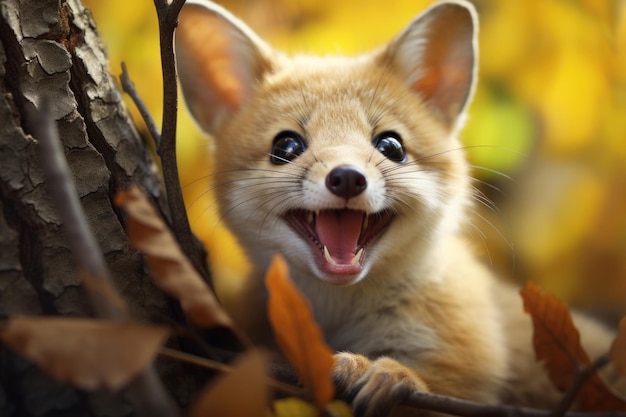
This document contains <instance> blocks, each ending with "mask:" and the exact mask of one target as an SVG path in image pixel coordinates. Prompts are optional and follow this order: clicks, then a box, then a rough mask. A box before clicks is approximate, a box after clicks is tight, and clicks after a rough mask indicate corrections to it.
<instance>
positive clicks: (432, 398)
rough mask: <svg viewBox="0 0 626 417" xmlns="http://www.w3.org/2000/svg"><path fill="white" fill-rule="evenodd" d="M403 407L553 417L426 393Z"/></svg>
mask: <svg viewBox="0 0 626 417" xmlns="http://www.w3.org/2000/svg"><path fill="white" fill-rule="evenodd" d="M398 400H399V403H400V404H402V405H406V406H410V407H414V408H418V409H421V410H431V411H438V412H441V413H447V414H453V415H456V416H461V417H474V416H482V417H551V416H552V415H553V412H552V411H551V410H539V409H535V408H527V407H517V406H510V405H494V404H481V403H477V402H473V401H467V400H463V399H460V398H454V397H448V396H445V395H437V394H431V393H426V392H414V393H412V394H411V395H409V396H408V397H406V398H401V399H400V398H399V399H398ZM564 416H565V417H626V413H620V412H606V413H583V412H567V413H565V414H564Z"/></svg>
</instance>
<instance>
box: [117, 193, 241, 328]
mask: <svg viewBox="0 0 626 417" xmlns="http://www.w3.org/2000/svg"><path fill="white" fill-rule="evenodd" d="M115 204H116V205H118V206H121V207H123V208H124V209H125V210H126V212H127V213H128V221H127V229H128V237H129V239H130V241H131V243H132V244H133V245H134V246H135V247H136V248H137V249H138V250H140V251H142V252H143V253H144V254H145V255H146V262H147V263H148V268H149V269H150V274H151V276H152V278H153V279H154V282H155V284H156V285H157V286H158V287H159V288H161V289H162V290H163V291H165V292H166V293H167V294H169V295H170V296H172V297H174V298H175V299H177V300H178V301H180V304H181V307H182V309H183V311H184V312H185V315H186V316H187V318H188V319H189V320H190V321H191V322H192V323H194V324H196V325H197V326H200V327H204V328H210V327H216V326H223V327H230V328H233V326H232V321H231V319H230V317H229V316H228V315H227V314H226V312H224V310H223V309H222V308H221V306H220V304H219V303H218V302H217V300H216V298H215V295H214V294H213V292H212V291H211V289H210V288H209V287H208V286H207V285H206V283H205V282H204V281H203V280H202V278H201V277H200V275H198V273H197V272H196V270H195V269H194V268H193V266H192V265H191V262H190V261H189V259H187V257H186V256H185V254H184V253H183V252H182V250H181V249H180V246H179V245H178V242H176V239H175V238H174V236H172V233H171V231H170V229H169V228H168V227H167V225H166V224H165V223H164V222H163V219H162V218H161V216H160V215H159V214H158V213H157V211H156V210H155V209H154V207H153V206H152V204H150V202H149V201H148V200H147V199H146V197H145V196H144V195H143V194H142V192H141V191H140V190H139V189H138V188H137V187H131V188H130V189H128V190H127V191H124V192H120V193H119V194H118V195H117V197H116V199H115Z"/></svg>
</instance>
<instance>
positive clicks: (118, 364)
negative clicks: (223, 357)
mask: <svg viewBox="0 0 626 417" xmlns="http://www.w3.org/2000/svg"><path fill="white" fill-rule="evenodd" d="M168 334H169V331H168V329H167V328H164V327H160V326H154V325H146V324H139V323H130V322H111V321H103V320H93V319H79V318H67V317H64V318H52V317H51V318H47V317H29V318H27V317H23V318H22V317H15V318H12V319H9V320H8V321H7V322H6V326H5V327H4V329H3V331H2V333H1V334H0V339H2V341H3V342H4V343H5V344H6V345H7V346H9V347H11V348H12V349H13V350H15V351H16V352H17V353H19V354H20V355H22V356H24V357H26V358H28V359H29V360H31V361H33V362H35V363H36V364H37V365H39V366H40V367H41V368H42V369H43V370H44V371H46V372H48V373H49V374H50V375H52V376H53V377H54V378H56V379H58V380H60V381H62V382H65V383H69V384H72V385H74V386H76V387H78V388H81V389H85V390H94V389H100V388H106V389H109V390H114V391H115V390H118V389H120V388H122V387H123V386H125V385H126V384H127V383H128V382H130V381H131V380H132V379H133V378H134V377H136V376H137V375H138V374H139V373H140V372H141V371H142V370H143V369H145V368H146V366H148V365H149V364H150V363H152V361H153V360H154V357H155V356H156V354H157V352H158V349H159V347H160V346H161V345H162V344H163V342H164V341H165V339H166V338H167V336H168Z"/></svg>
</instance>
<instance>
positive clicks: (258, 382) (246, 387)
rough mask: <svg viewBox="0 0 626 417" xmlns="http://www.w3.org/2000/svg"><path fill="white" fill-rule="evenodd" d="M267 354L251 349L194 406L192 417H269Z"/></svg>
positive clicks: (201, 395) (209, 387) (192, 407)
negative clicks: (267, 411) (265, 355)
mask: <svg viewBox="0 0 626 417" xmlns="http://www.w3.org/2000/svg"><path fill="white" fill-rule="evenodd" d="M266 368H267V366H266V360H265V358H264V356H263V355H262V354H261V353H260V352H258V351H254V350H252V351H250V352H249V353H247V354H246V355H244V356H243V357H241V358H240V359H239V360H238V361H236V362H235V364H234V366H233V369H232V371H231V372H229V373H227V374H225V375H223V376H222V377H221V378H219V379H218V380H217V381H216V382H215V383H212V384H209V386H207V387H206V388H205V389H204V390H203V391H202V393H201V394H200V395H199V396H198V398H197V399H196V400H195V402H194V403H193V404H192V405H191V408H190V412H189V416H190V417H204V416H230V417H257V416H258V417H266V416H267V414H266V410H267V408H268V404H269V396H268V388H267V382H266V381H267V379H266V373H267V369H266Z"/></svg>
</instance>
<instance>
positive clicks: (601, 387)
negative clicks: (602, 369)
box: [520, 282, 626, 411]
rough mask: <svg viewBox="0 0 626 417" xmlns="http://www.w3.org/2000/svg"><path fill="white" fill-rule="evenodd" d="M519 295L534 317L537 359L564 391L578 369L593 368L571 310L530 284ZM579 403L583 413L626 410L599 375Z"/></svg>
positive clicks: (578, 398)
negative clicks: (581, 342)
mask: <svg viewBox="0 0 626 417" xmlns="http://www.w3.org/2000/svg"><path fill="white" fill-rule="evenodd" d="M520 293H521V295H522V298H523V300H524V310H525V311H526V312H527V313H529V314H530V316H531V317H532V321H533V329H534V332H533V345H534V347H535V354H536V355H537V359H539V360H540V361H543V363H544V365H545V367H546V370H547V371H548V375H549V376H550V379H551V380H552V382H553V383H554V385H556V386H557V388H559V389H560V390H561V391H565V390H567V389H569V388H570V386H571V385H572V384H573V383H574V380H575V379H576V377H577V375H578V369H580V368H589V367H591V360H590V359H589V356H588V355H587V352H585V350H584V349H583V347H582V345H581V344H580V335H579V333H578V329H576V326H575V325H574V322H573V321H572V317H571V315H570V312H569V309H568V307H567V305H565V304H564V303H563V302H561V301H559V300H558V299H557V298H556V297H555V296H554V295H552V294H542V293H541V289H540V288H539V286H537V285H536V284H534V283H532V282H528V283H527V284H526V286H525V287H524V288H523V289H522V290H521V291H520ZM577 403H578V404H579V407H580V409H581V411H618V410H625V407H626V403H624V402H623V401H622V400H621V399H620V398H618V397H616V396H615V395H614V394H613V393H612V392H611V391H610V390H609V389H608V388H607V386H606V385H605V384H604V382H603V381H602V379H601V378H600V377H599V376H598V374H597V373H594V374H593V375H592V376H591V377H590V378H589V380H588V381H587V382H586V383H585V385H584V386H583V387H582V388H581V390H580V392H579V394H578V397H577Z"/></svg>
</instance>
